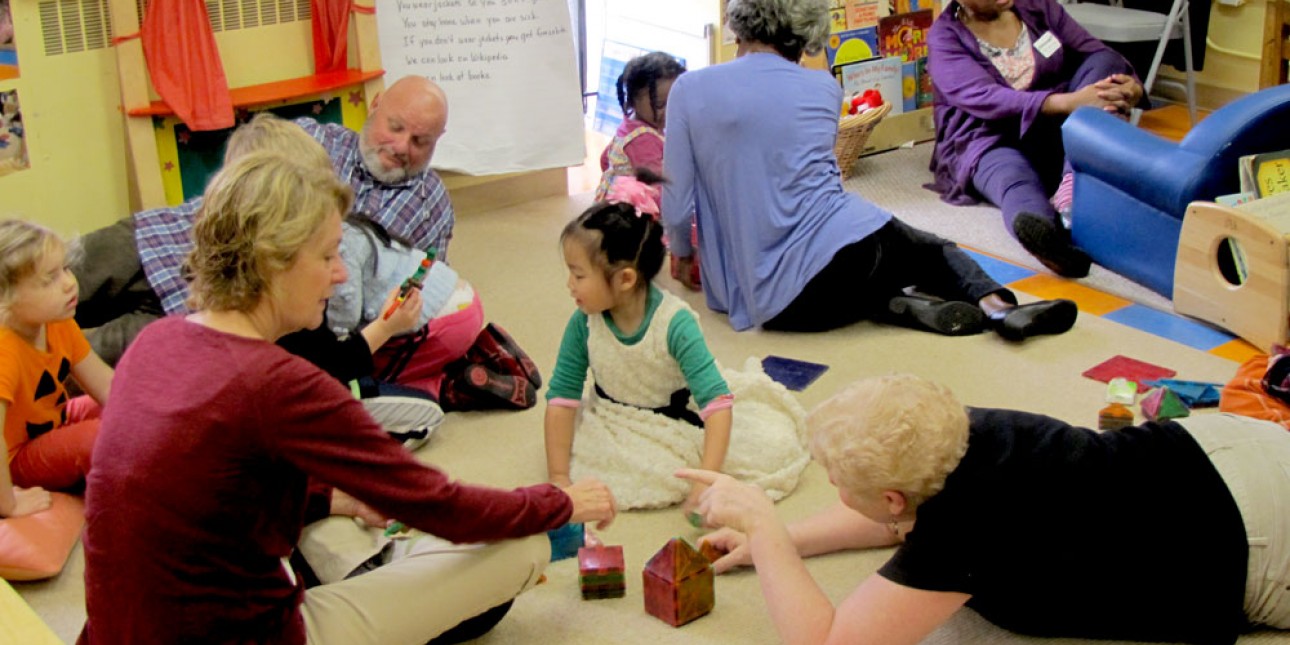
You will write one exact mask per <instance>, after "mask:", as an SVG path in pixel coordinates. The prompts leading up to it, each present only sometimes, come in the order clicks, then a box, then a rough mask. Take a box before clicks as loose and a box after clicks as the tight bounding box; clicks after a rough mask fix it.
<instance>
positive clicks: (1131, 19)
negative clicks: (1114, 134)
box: [1062, 0, 1196, 125]
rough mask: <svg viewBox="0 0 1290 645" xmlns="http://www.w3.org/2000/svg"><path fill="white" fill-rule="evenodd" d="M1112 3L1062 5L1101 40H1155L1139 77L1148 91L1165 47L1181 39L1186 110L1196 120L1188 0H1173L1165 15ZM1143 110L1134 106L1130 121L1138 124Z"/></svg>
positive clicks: (1125, 41) (1123, 41) (1148, 91)
mask: <svg viewBox="0 0 1290 645" xmlns="http://www.w3.org/2000/svg"><path fill="white" fill-rule="evenodd" d="M1111 1H1112V3H1113V4H1111V5H1104V4H1093V3H1088V2H1074V3H1066V4H1063V5H1062V6H1063V7H1064V8H1065V9H1066V13H1068V14H1070V16H1071V17H1072V18H1074V19H1075V22H1078V23H1079V24H1080V26H1082V27H1083V28H1084V29H1086V30H1087V31H1088V33H1090V34H1092V35H1093V37H1094V38H1097V39H1098V40H1100V41H1102V42H1104V43H1137V42H1158V44H1157V45H1156V55H1155V57H1154V58H1153V59H1152V60H1151V67H1150V69H1148V70H1147V76H1146V78H1144V79H1143V81H1142V88H1143V91H1144V92H1146V93H1147V94H1148V95H1150V94H1151V88H1152V87H1153V86H1154V85H1155V82H1156V77H1157V75H1158V73H1159V71H1160V61H1161V60H1162V59H1164V56H1165V47H1166V46H1168V44H1169V41H1170V40H1173V39H1175V38H1182V39H1183V59H1184V61H1185V63H1186V67H1187V68H1186V70H1185V71H1186V73H1187V89H1186V91H1187V113H1188V115H1189V116H1190V118H1191V122H1192V123H1193V124H1194V123H1196V72H1195V70H1194V69H1193V68H1192V57H1191V20H1190V19H1189V18H1188V17H1187V9H1188V5H1189V0H1173V4H1172V5H1171V6H1170V7H1169V13H1168V15H1166V14H1162V13H1157V12H1155V11H1144V10H1142V9H1126V8H1124V6H1123V4H1122V3H1121V1H1120V0H1111ZM1141 116H1142V111H1141V110H1138V109H1136V108H1135V109H1134V110H1133V116H1132V119H1131V121H1132V122H1133V124H1134V125H1137V123H1138V119H1139V118H1140V117H1141Z"/></svg>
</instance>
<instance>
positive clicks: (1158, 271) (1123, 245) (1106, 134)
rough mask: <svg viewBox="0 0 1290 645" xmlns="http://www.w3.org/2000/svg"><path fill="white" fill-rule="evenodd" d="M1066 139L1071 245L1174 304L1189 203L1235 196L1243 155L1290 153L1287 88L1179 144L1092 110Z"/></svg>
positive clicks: (1076, 120)
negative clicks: (1071, 174) (1071, 179)
mask: <svg viewBox="0 0 1290 645" xmlns="http://www.w3.org/2000/svg"><path fill="white" fill-rule="evenodd" d="M1062 140H1063V142H1064V144H1065V147H1066V156H1067V159H1069V160H1070V162H1071V166H1072V167H1073V168H1074V170H1075V201H1074V203H1073V208H1072V211H1071V218H1072V228H1071V233H1072V235H1073V236H1074V240H1075V244H1076V245H1077V246H1079V247H1080V248H1082V249H1084V250H1085V251H1087V252H1088V254H1089V255H1090V256H1091V257H1092V258H1093V261H1094V262H1097V263H1098V264H1100V265H1102V266H1104V267H1106V268H1108V269H1110V270H1112V271H1115V272H1116V273H1119V274H1122V275H1124V276H1125V277H1128V278H1129V279H1131V280H1134V281H1136V282H1139V283H1141V284H1143V285H1146V286H1147V287H1149V288H1151V289H1152V290H1154V291H1157V292H1159V293H1161V294H1163V295H1165V296H1168V297H1172V296H1173V281H1174V259H1175V257H1176V256H1177V253H1178V235H1179V232H1180V230H1181V228H1182V217H1183V214H1184V213H1185V212H1186V210H1187V205H1188V204H1189V203H1191V202H1192V201H1195V200H1207V201H1210V200H1213V199H1214V198H1215V197H1217V196H1219V195H1226V194H1230V193H1235V192H1237V191H1238V189H1239V186H1240V181H1239V175H1238V170H1237V159H1238V158H1239V157H1241V156H1242V155H1247V154H1255V153H1259V152H1273V151H1277V150H1286V149H1290V85H1280V86H1277V87H1272V88H1268V89H1265V90H1261V91H1259V92H1255V93H1252V94H1249V95H1247V96H1244V97H1242V98H1240V99H1237V100H1236V101H1233V102H1231V103H1229V104H1227V105H1225V106H1223V107H1222V108H1220V109H1218V110H1215V111H1214V113H1213V114H1211V115H1209V116H1208V117H1207V118H1205V119H1204V120H1202V121H1201V122H1200V123H1198V124H1196V126H1195V127H1193V128H1192V130H1191V131H1190V132H1189V133H1187V136H1186V137H1184V138H1183V140H1182V141H1181V142H1180V143H1173V142H1171V141H1168V140H1165V139H1162V138H1160V137H1158V136H1156V135H1154V134H1151V133H1149V132H1146V131H1144V130H1139V129H1138V128H1135V127H1133V126H1131V125H1129V124H1128V123H1126V122H1124V121H1123V120H1121V119H1118V118H1116V117H1114V116H1112V115H1109V114H1107V113H1105V112H1102V111H1100V110H1096V109H1093V108H1080V109H1079V110H1076V111H1075V113H1074V114H1072V115H1071V116H1070V117H1069V118H1067V119H1066V123H1065V125H1063V126H1062Z"/></svg>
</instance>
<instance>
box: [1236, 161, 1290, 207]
mask: <svg viewBox="0 0 1290 645" xmlns="http://www.w3.org/2000/svg"><path fill="white" fill-rule="evenodd" d="M1237 169H1238V171H1239V176H1240V181H1241V192H1243V193H1254V194H1255V195H1256V196H1258V197H1267V196H1268V195H1275V194H1277V193H1282V192H1287V191H1290V150H1281V151H1279V152H1265V153H1262V154H1255V155H1245V156H1243V157H1241V158H1240V159H1239V160H1237Z"/></svg>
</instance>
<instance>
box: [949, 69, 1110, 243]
mask: <svg viewBox="0 0 1290 645" xmlns="http://www.w3.org/2000/svg"><path fill="white" fill-rule="evenodd" d="M1111 74H1133V68H1132V67H1131V66H1130V65H1129V63H1128V62H1126V61H1125V60H1124V58H1123V57H1122V56H1120V55H1119V54H1117V53H1115V52H1114V51H1110V50H1104V51H1100V52H1096V53H1093V54H1090V55H1089V56H1088V57H1087V58H1085V59H1084V62H1083V63H1081V64H1080V66H1079V68H1077V69H1076V70H1075V73H1074V74H1073V75H1072V76H1071V81H1070V83H1069V84H1068V85H1067V87H1068V88H1069V89H1067V90H1065V91H1074V90H1078V89H1080V88H1081V87H1086V86H1088V85H1092V84H1093V83H1096V82H1098V81H1100V80H1102V79H1104V78H1106V77H1107V76H1110V75H1111ZM1065 120H1066V119H1065V117H1042V118H1040V119H1038V120H1037V121H1035V123H1034V125H1032V126H1031V128H1030V130H1029V131H1027V132H1026V134H1025V135H1024V136H1023V137H1022V138H1021V139H1020V140H1019V141H1017V142H1014V143H1013V144H1012V145H1008V144H1006V143H1005V144H1000V145H998V146H996V147H994V148H991V149H990V150H988V151H987V152H986V153H985V154H983V155H981V159H980V160H979V161H978V162H977V164H976V171H975V172H974V173H973V174H972V187H973V188H975V189H976V190H977V192H978V193H981V196H982V197H984V198H985V199H986V200H988V201H989V202H990V203H991V204H994V205H995V206H998V207H999V208H1000V209H1002V210H1003V223H1004V225H1005V226H1006V227H1007V229H1008V232H1009V233H1013V231H1012V221H1013V220H1014V219H1016V218H1017V215H1018V214H1020V213H1031V214H1034V215H1038V216H1040V217H1044V218H1048V219H1051V220H1052V221H1053V222H1054V223H1055V224H1057V225H1058V226H1061V222H1060V220H1059V216H1058V214H1057V211H1055V210H1053V206H1052V204H1050V203H1048V196H1049V195H1051V194H1053V192H1054V191H1056V190H1057V185H1058V184H1060V183H1061V180H1062V174H1063V173H1064V172H1069V171H1070V164H1068V163H1066V153H1065V151H1064V149H1063V147H1062V130H1061V127H1062V122H1063V121H1065ZM1013 235H1014V236H1015V235H1016V234H1015V233H1013Z"/></svg>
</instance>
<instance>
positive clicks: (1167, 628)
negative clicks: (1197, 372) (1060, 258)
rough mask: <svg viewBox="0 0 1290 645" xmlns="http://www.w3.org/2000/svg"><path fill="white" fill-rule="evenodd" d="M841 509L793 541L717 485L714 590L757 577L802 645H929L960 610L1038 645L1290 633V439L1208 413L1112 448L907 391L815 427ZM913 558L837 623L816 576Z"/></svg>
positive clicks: (780, 620) (708, 517)
mask: <svg viewBox="0 0 1290 645" xmlns="http://www.w3.org/2000/svg"><path fill="white" fill-rule="evenodd" d="M807 425H808V426H809V430H810V432H811V453H812V455H813V456H814V457H815V459H816V460H817V461H818V462H820V464H821V465H822V466H823V467H824V469H825V470H826V471H828V474H829V481H830V482H832V483H833V484H834V485H835V486H836V487H837V488H838V498H839V499H840V501H841V503H840V504H837V505H835V506H834V507H832V508H830V509H828V510H825V511H823V512H821V513H819V514H817V515H815V516H813V517H808V518H806V519H804V520H801V521H798V522H795V523H793V524H792V525H791V526H787V527H786V526H785V525H784V524H782V523H781V522H780V521H779V519H778V518H777V517H776V515H775V508H774V506H773V505H772V504H771V502H770V500H769V499H768V498H767V497H766V496H765V494H763V493H762V492H761V491H760V490H758V489H757V488H755V487H750V486H747V485H745V484H742V483H740V482H738V481H736V480H734V479H731V478H730V477H728V476H726V475H718V474H717V473H713V472H708V471H698V470H683V471H680V472H679V473H678V475H679V476H682V477H683V478H685V479H687V480H691V481H694V482H699V483H703V484H708V485H709V488H708V489H707V490H706V491H705V492H704V493H703V494H702V495H701V497H700V502H699V507H698V512H699V513H700V514H701V515H703V517H704V519H705V521H706V523H707V524H708V525H709V526H713V527H724V528H721V529H720V530H718V531H717V532H715V533H712V534H710V535H707V536H704V537H703V538H702V539H701V543H702V542H706V543H708V544H710V545H712V546H714V547H716V549H717V551H719V552H724V554H725V555H723V556H722V557H721V558H719V559H718V560H717V562H716V564H715V569H716V571H718V572H725V571H728V570H730V569H732V568H734V567H738V566H749V565H755V566H756V568H757V575H758V577H759V578H760V580H761V586H762V592H763V595H764V596H765V598H766V602H767V604H768V605H769V607H770V614H771V616H772V618H773V619H774V621H775V625H776V627H777V628H778V630H779V633H780V636H781V637H782V638H783V640H784V641H786V642H790V643H824V642H829V643H883V644H884V645H901V644H911V645H912V644H914V643H919V642H921V641H922V640H923V639H924V638H925V637H926V636H927V635H928V634H930V633H931V632H932V631H933V630H935V629H936V628H937V627H938V626H940V625H941V624H942V623H944V622H945V621H947V620H949V618H950V616H952V615H953V614H954V613H955V612H957V611H958V610H959V608H961V607H963V606H967V607H970V608H972V609H974V610H976V611H977V612H978V613H979V614H981V616H982V617H984V618H986V619H987V620H989V621H991V622H993V623H995V624H996V625H999V626H1000V627H1003V628H1006V629H1010V630H1013V631H1016V632H1021V633H1026V634H1032V635H1036V636H1064V637H1076V638H1096V639H1117V640H1142V641H1169V642H1185V643H1205V644H1216V643H1232V642H1234V641H1235V640H1236V638H1237V635H1238V634H1239V633H1241V632H1242V631H1244V630H1246V629H1248V628H1249V627H1250V626H1251V625H1261V626H1266V627H1274V628H1278V629H1286V628H1290V593H1287V587H1288V584H1290V523H1287V522H1286V521H1285V519H1284V517H1285V511H1284V504H1283V503H1281V502H1279V501H1277V500H1284V499H1286V497H1287V496H1290V435H1287V434H1286V432H1285V430H1283V429H1282V428H1281V426H1279V425H1277V424H1274V423H1270V422H1267V421H1260V420H1256V419H1250V418H1248V417H1240V416H1234V415H1226V414H1208V415H1202V416H1196V417H1189V418H1186V419H1178V420H1177V421H1163V420H1162V421H1160V422H1153V423H1147V424H1144V425H1142V426H1131V427H1127V428H1122V429H1120V430H1116V431H1110V432H1102V433H1097V432H1093V431H1092V430H1088V429H1085V428H1077V427H1073V426H1070V425H1068V424H1066V423H1064V422H1062V421H1060V420H1058V419H1054V418H1051V417H1046V416H1042V415H1038V414H1030V413H1027V412H1019V411H1015V410H994V409H986V408H964V406H963V405H962V404H961V403H959V401H958V400H957V399H956V398H955V397H954V395H953V394H952V393H951V392H950V391H949V390H948V389H947V388H945V387H944V386H942V385H939V384H936V383H933V382H931V381H928V380H925V379H922V378H919V377H917V376H912V375H908V374H895V375H890V376H884V377H879V378H871V379H866V380H863V381H859V382H857V383H854V384H852V385H850V386H848V387H846V388H844V389H842V390H841V391H840V392H838V393H837V394H835V395H834V396H833V397H831V398H830V399H828V400H827V401H825V402H824V403H822V404H821V405H820V406H819V407H817V408H816V409H815V410H814V411H812V412H811V414H810V416H809V417H808V419H807ZM890 546H895V547H897V548H896V550H895V552H894V553H893V554H892V556H891V559H889V560H888V561H887V563H886V564H884V565H883V566H882V567H881V568H880V569H878V572H877V573H876V574H874V575H871V576H869V577H868V578H867V579H866V580H864V582H862V583H861V584H860V585H859V587H857V588H856V590H855V591H854V592H852V593H851V595H850V596H849V597H847V598H846V599H845V600H843V601H842V602H841V604H840V605H838V606H837V607H836V608H835V607H834V606H833V603H832V602H830V600H829V598H828V597H827V596H825V595H824V593H823V592H822V591H821V589H820V587H819V586H818V585H817V584H816V583H815V581H814V580H813V579H812V578H811V575H810V573H809V572H808V571H807V569H806V567H805V566H804V565H803V563H802V560H801V558H803V557H808V556H812V555H819V554H824V553H830V552H834V551H840V550H844V549H864V548H874V547H890Z"/></svg>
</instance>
